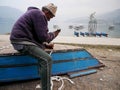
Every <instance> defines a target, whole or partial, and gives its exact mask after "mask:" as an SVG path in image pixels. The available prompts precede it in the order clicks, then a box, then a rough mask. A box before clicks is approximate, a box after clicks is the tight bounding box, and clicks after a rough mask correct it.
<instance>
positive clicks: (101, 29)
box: [0, 22, 120, 38]
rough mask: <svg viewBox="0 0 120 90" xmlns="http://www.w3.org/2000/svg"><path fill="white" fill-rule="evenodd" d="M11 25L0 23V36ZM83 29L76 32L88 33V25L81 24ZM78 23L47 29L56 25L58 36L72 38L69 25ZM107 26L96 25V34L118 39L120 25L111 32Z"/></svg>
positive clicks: (7, 31)
mask: <svg viewBox="0 0 120 90" xmlns="http://www.w3.org/2000/svg"><path fill="white" fill-rule="evenodd" d="M13 24H14V23H13V22H12V23H5V22H4V23H0V34H5V33H9V32H11V28H12V26H13ZM81 24H82V25H83V26H84V28H83V29H81V30H79V31H78V32H88V24H87V23H81ZM81 24H79V23H57V24H53V23H52V24H51V23H49V29H50V31H54V28H53V25H58V26H59V28H61V33H60V36H74V29H69V25H73V26H76V25H81ZM108 28H109V25H107V24H98V25H97V32H105V33H107V34H109V35H108V37H114V38H120V25H114V29H113V30H109V29H108Z"/></svg>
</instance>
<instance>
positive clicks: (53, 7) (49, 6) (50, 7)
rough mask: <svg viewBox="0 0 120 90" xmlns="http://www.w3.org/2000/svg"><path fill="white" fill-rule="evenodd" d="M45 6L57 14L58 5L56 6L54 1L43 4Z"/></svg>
mask: <svg viewBox="0 0 120 90" xmlns="http://www.w3.org/2000/svg"><path fill="white" fill-rule="evenodd" d="M43 8H45V9H47V10H49V11H50V12H51V14H53V15H54V16H55V14H56V11H57V6H55V5H54V4H53V3H49V4H48V5H46V6H43Z"/></svg>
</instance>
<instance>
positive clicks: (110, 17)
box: [98, 9, 120, 21]
mask: <svg viewBox="0 0 120 90" xmlns="http://www.w3.org/2000/svg"><path fill="white" fill-rule="evenodd" d="M98 18H101V19H104V20H106V21H120V9H117V10H114V11H111V12H109V13H105V14H103V15H99V17H98Z"/></svg>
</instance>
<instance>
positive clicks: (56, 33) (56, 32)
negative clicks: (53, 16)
mask: <svg viewBox="0 0 120 90" xmlns="http://www.w3.org/2000/svg"><path fill="white" fill-rule="evenodd" d="M60 31H61V29H57V30H56V31H55V32H54V34H55V37H56V36H57V35H58V34H59V33H60Z"/></svg>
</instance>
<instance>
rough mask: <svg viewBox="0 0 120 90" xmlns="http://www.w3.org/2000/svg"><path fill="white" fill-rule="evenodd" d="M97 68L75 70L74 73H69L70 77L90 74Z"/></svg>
mask: <svg viewBox="0 0 120 90" xmlns="http://www.w3.org/2000/svg"><path fill="white" fill-rule="evenodd" d="M96 72H97V70H87V71H80V72H76V73H71V74H69V77H70V78H74V77H78V76H83V75H88V74H92V73H96Z"/></svg>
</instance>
